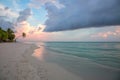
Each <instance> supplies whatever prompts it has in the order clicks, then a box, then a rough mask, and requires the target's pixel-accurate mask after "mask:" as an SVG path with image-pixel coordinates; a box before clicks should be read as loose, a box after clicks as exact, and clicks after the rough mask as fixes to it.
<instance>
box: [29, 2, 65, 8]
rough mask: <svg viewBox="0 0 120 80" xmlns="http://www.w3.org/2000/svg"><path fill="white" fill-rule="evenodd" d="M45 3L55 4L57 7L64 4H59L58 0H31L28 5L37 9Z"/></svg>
mask: <svg viewBox="0 0 120 80" xmlns="http://www.w3.org/2000/svg"><path fill="white" fill-rule="evenodd" d="M47 3H51V4H53V5H55V6H56V7H57V8H58V9H60V8H62V7H64V5H62V4H60V3H59V1H58V0H31V2H30V3H29V6H30V7H34V8H37V9H39V8H41V6H44V5H45V4H47Z"/></svg>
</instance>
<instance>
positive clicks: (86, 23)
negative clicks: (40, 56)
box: [40, 0, 120, 32]
mask: <svg viewBox="0 0 120 80" xmlns="http://www.w3.org/2000/svg"><path fill="white" fill-rule="evenodd" d="M40 1H42V0H40ZM57 1H58V2H59V3H60V4H62V5H64V7H62V8H60V9H59V8H57V7H56V6H55V5H54V4H52V3H46V4H44V6H45V7H46V10H47V12H48V15H47V16H48V19H47V21H46V22H45V24H46V28H45V30H44V31H46V32H53V31H64V30H74V29H80V28H90V27H103V26H111V25H120V14H119V13H120V5H119V4H120V1H119V0H104V1H103V0H57Z"/></svg>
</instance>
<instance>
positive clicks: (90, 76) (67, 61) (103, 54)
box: [36, 42, 120, 80]
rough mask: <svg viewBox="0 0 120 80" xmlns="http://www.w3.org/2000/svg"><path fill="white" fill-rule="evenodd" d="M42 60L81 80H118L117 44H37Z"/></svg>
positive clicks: (119, 58) (119, 79) (119, 67)
mask: <svg viewBox="0 0 120 80" xmlns="http://www.w3.org/2000/svg"><path fill="white" fill-rule="evenodd" d="M36 44H37V45H39V46H40V47H43V48H44V52H43V57H44V60H46V61H48V62H52V63H57V64H58V65H60V66H62V67H63V68H65V69H66V70H68V71H70V72H72V73H74V74H76V75H78V76H80V77H82V78H83V80H120V43H119V42H45V43H41V42H37V43H36Z"/></svg>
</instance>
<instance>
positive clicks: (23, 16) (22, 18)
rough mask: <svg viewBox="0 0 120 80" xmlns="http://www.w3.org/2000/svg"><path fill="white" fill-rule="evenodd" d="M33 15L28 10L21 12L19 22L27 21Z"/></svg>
mask: <svg viewBox="0 0 120 80" xmlns="http://www.w3.org/2000/svg"><path fill="white" fill-rule="evenodd" d="M31 15H32V12H31V9H29V8H26V9H24V10H23V11H20V12H19V17H18V18H17V22H22V21H26V20H27V19H28V18H29V17H30V16H31Z"/></svg>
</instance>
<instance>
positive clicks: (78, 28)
mask: <svg viewBox="0 0 120 80" xmlns="http://www.w3.org/2000/svg"><path fill="white" fill-rule="evenodd" d="M119 4H120V0H0V27H2V28H3V29H7V28H11V29H13V30H14V31H15V34H16V37H18V38H17V39H18V40H23V41H24V40H25V41H120V5H119ZM22 32H25V33H26V34H27V36H26V38H24V39H23V38H22V37H19V36H21V34H22Z"/></svg>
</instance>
